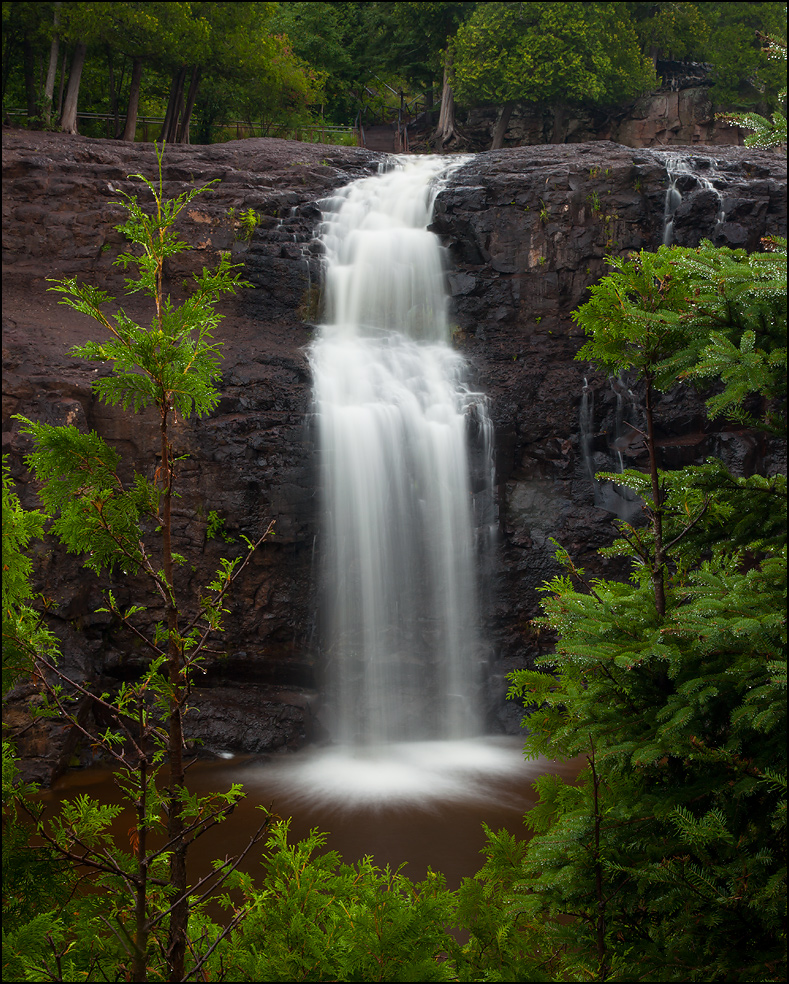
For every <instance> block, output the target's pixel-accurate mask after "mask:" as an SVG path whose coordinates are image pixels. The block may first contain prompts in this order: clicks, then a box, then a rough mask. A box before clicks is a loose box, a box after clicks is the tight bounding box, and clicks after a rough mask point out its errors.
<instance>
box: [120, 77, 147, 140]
mask: <svg viewBox="0 0 789 984" xmlns="http://www.w3.org/2000/svg"><path fill="white" fill-rule="evenodd" d="M141 82H142V58H135V59H134V61H133V62H132V73H131V82H129V105H128V106H127V107H126V126H125V127H124V129H123V136H122V137H121V140H130V141H131V142H132V143H134V137H135V135H136V133H137V109H138V107H139V105H140V84H141Z"/></svg>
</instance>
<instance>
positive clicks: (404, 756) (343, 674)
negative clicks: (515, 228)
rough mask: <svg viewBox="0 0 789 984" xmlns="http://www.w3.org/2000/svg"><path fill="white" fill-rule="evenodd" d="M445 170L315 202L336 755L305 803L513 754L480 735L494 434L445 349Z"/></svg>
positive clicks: (318, 380) (402, 169)
mask: <svg viewBox="0 0 789 984" xmlns="http://www.w3.org/2000/svg"><path fill="white" fill-rule="evenodd" d="M455 162H457V159H455ZM448 168H449V162H448V161H447V160H441V159H438V158H433V157H431V158H399V159H396V163H395V166H394V168H393V169H390V170H388V171H387V172H385V173H382V174H379V175H377V176H375V177H370V178H364V179H361V180H358V181H356V182H354V183H352V184H350V185H348V186H347V187H345V188H343V189H341V190H340V191H338V192H337V193H336V195H335V196H334V197H332V198H331V199H328V200H326V201H324V202H323V203H322V206H323V224H322V241H323V244H324V247H325V256H326V268H325V317H324V322H323V324H322V326H321V329H320V333H319V337H318V338H317V340H316V341H315V342H314V343H313V344H312V345H311V347H310V350H309V359H310V364H311V367H312V372H313V378H314V415H315V422H316V426H317V434H318V443H319V447H320V459H321V470H322V475H321V488H322V493H323V514H322V515H323V521H322V522H323V527H322V535H321V557H322V559H321V578H322V596H323V609H322V638H323V650H324V661H325V668H326V679H325V684H324V686H325V694H326V706H327V721H328V728H329V732H330V737H331V740H332V744H331V746H330V747H329V748H328V749H325V750H323V751H321V752H319V753H307V755H306V756H305V763H304V768H303V770H302V772H301V781H303V782H304V785H305V787H309V789H310V791H311V795H313V796H320V795H322V793H325V794H326V795H327V796H331V795H332V793H333V792H334V793H337V794H338V795H339V794H340V790H342V795H343V796H346V795H347V796H350V797H351V798H353V799H361V800H363V801H366V800H368V799H370V798H372V799H377V798H379V797H381V796H383V797H385V796H387V795H389V794H391V795H414V796H420V797H422V796H425V795H430V794H433V795H438V796H446V795H449V794H450V790H451V789H452V788H455V787H454V786H453V782H454V781H455V780H454V779H453V776H454V777H456V779H457V780H458V781H459V782H460V784H461V785H464V784H465V783H466V780H467V779H468V773H476V774H478V775H479V776H480V777H481V776H488V777H490V776H495V775H496V774H497V772H501V771H503V772H505V773H506V772H508V771H510V770H511V769H512V767H513V764H514V760H513V751H512V748H511V743H506V742H505V743H504V745H506V748H505V747H504V745H500V744H498V745H497V742H496V741H495V740H493V739H488V740H487V741H485V740H482V739H480V738H479V736H480V735H481V733H482V724H483V722H482V713H481V706H480V705H481V700H480V690H481V687H482V684H483V680H482V674H481V670H482V663H483V660H484V647H483V645H482V641H481V639H480V632H479V602H478V597H479V586H478V570H479V566H480V561H481V557H482V555H483V554H484V546H485V542H486V540H487V539H488V536H489V533H488V530H489V528H490V519H491V515H492V467H491V463H492V426H491V423H490V419H489V417H488V413H487V409H486V400H485V398H484V396H483V395H482V394H481V393H479V392H477V391H475V389H474V388H473V387H472V386H471V385H470V383H469V367H468V365H467V364H466V362H465V360H464V359H463V358H462V357H461V356H460V355H459V354H458V353H457V352H456V351H455V350H454V349H453V348H452V347H451V344H450V330H449V324H448V320H447V298H446V292H445V288H444V270H443V265H442V257H441V247H440V244H439V242H438V240H437V238H436V236H434V235H433V234H432V233H431V232H429V231H428V228H427V226H428V224H429V222H430V217H431V213H432V207H433V202H434V199H435V197H436V194H437V193H438V191H439V190H440V187H441V178H442V176H444V175H445V174H446V172H447V170H448ZM316 754H317V760H316ZM515 761H520V756H519V755H517V754H516V755H515ZM290 775H291V777H293V776H294V775H295V776H296V780H295V781H299V780H298V776H299V772H298V770H297V771H296V773H293V771H292V770H290Z"/></svg>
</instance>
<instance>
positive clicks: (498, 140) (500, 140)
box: [490, 102, 515, 150]
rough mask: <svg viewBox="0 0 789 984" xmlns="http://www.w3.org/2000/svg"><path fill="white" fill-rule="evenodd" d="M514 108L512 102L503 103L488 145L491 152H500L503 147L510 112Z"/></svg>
mask: <svg viewBox="0 0 789 984" xmlns="http://www.w3.org/2000/svg"><path fill="white" fill-rule="evenodd" d="M514 108H515V103H514V102H508V103H504V105H503V106H502V107H501V113H500V114H499V118H498V121H497V123H496V129H495V130H494V131H493V140H492V141H491V144H490V149H491V150H501V148H502V147H503V146H504V134H505V133H506V132H507V127H508V126H509V125H510V117H511V116H512V111H513V109H514Z"/></svg>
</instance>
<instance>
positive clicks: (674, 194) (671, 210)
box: [663, 154, 726, 246]
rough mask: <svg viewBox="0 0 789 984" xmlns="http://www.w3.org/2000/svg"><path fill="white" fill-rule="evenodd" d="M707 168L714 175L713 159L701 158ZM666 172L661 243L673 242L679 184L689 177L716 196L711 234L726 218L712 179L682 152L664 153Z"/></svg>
mask: <svg viewBox="0 0 789 984" xmlns="http://www.w3.org/2000/svg"><path fill="white" fill-rule="evenodd" d="M702 163H703V164H704V165H705V166H706V167H708V168H709V170H710V172H711V173H712V174H713V175H714V174H715V173H716V170H717V168H716V164H715V161H711V160H703V162H702ZM665 164H666V174H667V175H668V187H667V188H666V199H665V203H664V206H663V245H664V246H671V245H672V244H673V242H674V215H675V213H676V211H677V209H678V208H679V206H680V204H681V202H682V192H681V191H680V189H679V185H680V184H681V183H682V181H683V180H687V179H690V180H691V181H693V182H694V183H695V184H697V185H698V187H699V188H700V189H701V190H703V191H711V192H713V193H714V194H715V195H716V196H717V198H718V212H717V214H716V216H715V225H714V227H713V229H712V230H711V232H710V234H711V235H712V236H714V235H715V233H716V232H717V231H718V229H719V228H720V227H721V226H722V225H723V222H724V220H725V218H726V216H725V212H724V206H723V196H722V195H721V193H720V191H719V190H718V189H717V188H716V187H715V185H714V184H713V182H712V179H711V178H710V177H708V176H707V175H706V174H704V173H702V172H701V171H700V170H699V169H698V168H697V167H694V161H693V159H692V158H689V157H687V156H685V155H683V154H666V155H665Z"/></svg>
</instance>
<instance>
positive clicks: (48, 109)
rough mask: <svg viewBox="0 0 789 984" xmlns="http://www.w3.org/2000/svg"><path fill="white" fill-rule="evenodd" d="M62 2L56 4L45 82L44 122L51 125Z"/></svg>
mask: <svg viewBox="0 0 789 984" xmlns="http://www.w3.org/2000/svg"><path fill="white" fill-rule="evenodd" d="M60 7H61V4H60V3H56V4H55V19H54V33H53V35H52V44H51V45H50V48H49V65H48V67H47V80H46V82H45V83H44V105H43V107H42V111H43V116H44V123H46V125H47V126H49V124H50V122H51V121H52V99H53V97H54V95H55V78H56V76H57V74H58V53H59V47H60V42H59V39H58V25H59V23H60Z"/></svg>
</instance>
